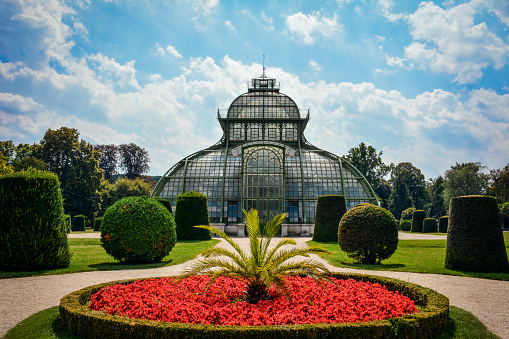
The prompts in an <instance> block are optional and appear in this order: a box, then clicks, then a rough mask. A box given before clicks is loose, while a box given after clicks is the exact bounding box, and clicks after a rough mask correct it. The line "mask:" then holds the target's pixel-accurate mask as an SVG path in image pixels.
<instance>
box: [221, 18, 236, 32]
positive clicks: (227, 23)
mask: <svg viewBox="0 0 509 339" xmlns="http://www.w3.org/2000/svg"><path fill="white" fill-rule="evenodd" d="M224 25H225V26H226V27H228V28H229V29H231V30H232V31H234V32H235V31H236V29H235V26H233V24H232V22H231V21H228V20H226V21H225V22H224Z"/></svg>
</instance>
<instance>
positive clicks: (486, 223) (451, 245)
mask: <svg viewBox="0 0 509 339" xmlns="http://www.w3.org/2000/svg"><path fill="white" fill-rule="evenodd" d="M445 267H446V268H448V269H451V270H459V271H472V272H509V263H508V261H507V253H506V249H505V245H504V237H503V234H502V228H501V227H500V220H499V218H498V207H497V200H496V198H494V197H487V196H481V195H470V196H463V197H456V198H452V199H451V202H450V204H449V230H448V231H447V248H446V254H445Z"/></svg>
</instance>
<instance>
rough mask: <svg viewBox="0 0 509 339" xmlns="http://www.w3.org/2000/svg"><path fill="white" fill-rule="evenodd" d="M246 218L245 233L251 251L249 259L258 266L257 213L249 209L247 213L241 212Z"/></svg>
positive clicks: (258, 222)
mask: <svg viewBox="0 0 509 339" xmlns="http://www.w3.org/2000/svg"><path fill="white" fill-rule="evenodd" d="M242 211H243V212H244V214H245V216H246V231H247V235H248V236H249V247H250V251H251V258H252V259H253V260H254V262H255V263H256V265H259V261H260V240H259V238H260V237H261V234H260V219H259V217H258V211H257V210H254V209H251V210H249V212H246V210H244V209H243V210H242Z"/></svg>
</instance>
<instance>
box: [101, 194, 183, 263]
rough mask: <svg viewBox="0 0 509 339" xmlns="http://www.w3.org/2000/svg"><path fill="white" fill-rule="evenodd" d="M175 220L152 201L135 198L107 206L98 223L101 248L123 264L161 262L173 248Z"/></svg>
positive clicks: (139, 197)
mask: <svg viewBox="0 0 509 339" xmlns="http://www.w3.org/2000/svg"><path fill="white" fill-rule="evenodd" d="M176 242H177V236H176V234H175V221H174V220H173V216H172V215H171V214H170V212H168V210H167V209H166V207H164V206H163V205H162V204H160V203H158V202H157V201H156V200H155V199H152V198H149V197H145V196H136V197H126V198H123V199H120V200H119V201H117V202H116V203H114V204H113V205H112V206H110V207H109V208H108V209H107V210H106V213H104V217H103V220H102V223H101V245H102V246H103V247H104V249H105V250H106V252H108V254H110V255H111V256H112V257H113V258H115V259H117V260H120V261H125V262H127V263H144V262H157V261H161V260H162V259H163V258H164V257H165V256H167V255H168V254H169V253H170V251H171V250H172V249H173V246H175V243H176Z"/></svg>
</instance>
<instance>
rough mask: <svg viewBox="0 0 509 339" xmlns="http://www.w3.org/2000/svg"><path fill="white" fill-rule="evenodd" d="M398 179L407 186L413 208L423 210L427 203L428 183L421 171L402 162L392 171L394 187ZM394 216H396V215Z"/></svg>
mask: <svg viewBox="0 0 509 339" xmlns="http://www.w3.org/2000/svg"><path fill="white" fill-rule="evenodd" d="M396 179H402V180H403V181H404V183H405V184H406V186H407V188H408V191H409V193H410V197H411V198H412V202H413V207H415V208H417V209H422V208H423V207H424V204H425V203H426V201H427V196H426V183H425V180H424V175H423V174H422V173H421V170H420V169H418V168H417V167H415V166H414V165H412V164H411V163H409V162H401V163H399V164H398V165H397V166H396V167H395V168H394V170H393V171H392V174H391V181H392V184H393V186H394V182H395V181H396ZM407 207H411V206H407ZM393 214H394V213H393ZM394 216H396V215H395V214H394Z"/></svg>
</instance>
